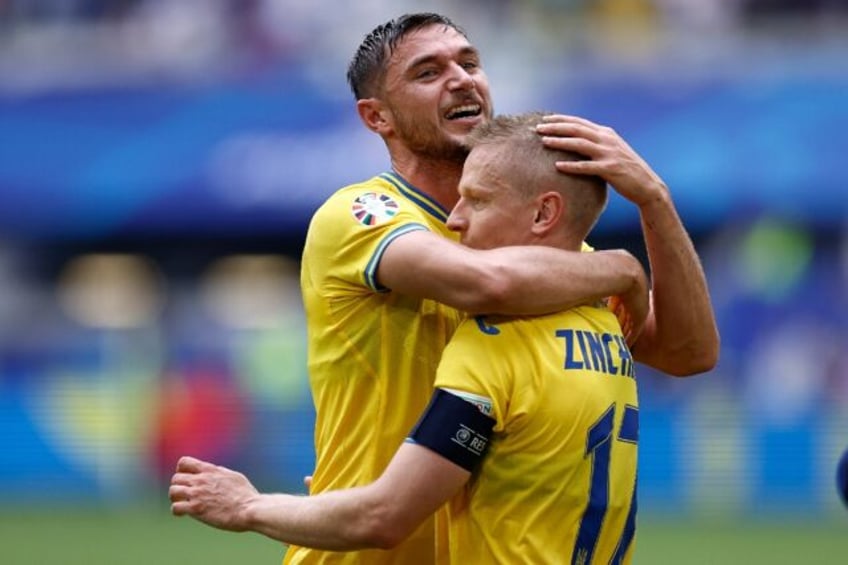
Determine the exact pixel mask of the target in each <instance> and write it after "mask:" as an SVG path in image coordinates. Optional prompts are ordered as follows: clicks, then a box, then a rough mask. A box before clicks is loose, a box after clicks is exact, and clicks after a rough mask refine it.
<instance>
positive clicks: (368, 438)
mask: <svg viewBox="0 0 848 565" xmlns="http://www.w3.org/2000/svg"><path fill="white" fill-rule="evenodd" d="M446 219H447V212H446V211H445V210H444V209H442V208H441V207H440V206H439V205H438V204H437V203H436V202H435V201H433V200H432V199H430V198H429V197H428V196H426V195H424V194H423V193H421V192H418V191H417V190H416V189H415V188H413V187H411V186H409V185H407V184H405V183H404V182H403V181H402V180H401V179H400V178H399V177H397V176H396V175H394V174H392V173H386V174H383V175H380V176H379V177H374V178H372V179H370V180H368V181H366V182H364V183H360V184H355V185H351V186H348V187H345V188H343V189H341V190H340V191H338V192H337V193H336V194H334V195H333V196H331V197H330V199H329V200H328V201H327V202H326V203H325V204H324V205H323V206H321V208H320V209H319V210H318V211H317V212H316V214H315V215H314V217H313V219H312V222H311V224H310V227H309V232H308V234H307V238H306V244H305V248H304V253H303V263H302V270H301V286H302V291H303V299H304V305H305V308H306V316H307V326H308V339H309V346H308V347H309V374H310V382H311V387H312V393H313V400H314V402H315V409H316V422H315V448H316V458H317V462H316V468H315V473H314V476H313V482H312V492H313V493H319V492H324V491H328V490H336V489H342V488H349V487H353V486H357V485H366V484H369V483H371V482H372V481H374V480H375V479H377V478H378V477H379V476H380V474H381V473H382V471H383V470H384V469H385V468H386V466H387V465H388V463H389V461H390V460H391V458H392V456H393V455H394V454H395V451H397V449H398V447H399V446H400V444H401V443H402V442H403V440H404V438H405V437H406V435H407V434H408V432H409V430H410V429H411V428H412V427H413V426H414V425H415V423H416V421H417V420H418V417H419V416H420V415H421V413H422V412H423V411H424V408H425V407H426V405H427V402H428V401H429V399H430V396H431V394H432V390H433V382H434V379H435V374H436V366H437V365H438V361H439V358H440V356H441V353H442V350H443V349H444V347H445V345H446V344H447V342H448V340H449V339H450V337H451V335H452V334H453V332H454V331H455V330H456V327H457V326H458V324H459V322H460V314H459V312H457V311H456V310H454V309H452V308H449V307H447V306H444V305H442V304H438V303H436V302H434V301H432V300H418V299H414V298H410V297H406V296H400V295H398V294H397V293H393V292H390V291H385V289H382V288H381V286H380V284H379V281H377V280H376V279H375V272H376V269H377V265H378V263H379V260H380V257H381V254H382V252H383V249H384V248H385V246H386V245H387V243H388V242H389V241H391V239H392V238H393V237H395V236H397V235H398V234H403V233H407V232H408V231H409V230H416V229H427V230H430V231H432V232H435V233H438V234H441V235H444V236H447V237H451V238H452V239H456V237H455V235H454V234H453V233H452V232H450V231H448V230H447V228H446V227H445V221H446ZM369 224H370V225H369ZM433 527H434V526H433V521H432V520H429V521H428V522H427V523H426V524H424V525H423V526H422V527H421V528H420V529H419V530H418V531H417V532H416V534H415V535H413V536H412V538H410V539H409V540H408V541H407V542H405V543H404V544H402V545H401V546H400V547H399V548H397V549H396V550H392V551H382V550H372V551H360V552H350V553H333V552H322V551H315V550H309V549H305V548H298V547H292V548H290V549H289V551H288V552H287V554H286V558H285V561H284V562H285V563H287V564H316V563H322V564H325V563H345V564H354V563H356V564H369V565H371V564H374V565H383V564H386V565H388V564H403V565H415V564H417V563H422V564H425V563H432V562H433V560H434V557H433V552H434V546H435V541H434V534H433Z"/></svg>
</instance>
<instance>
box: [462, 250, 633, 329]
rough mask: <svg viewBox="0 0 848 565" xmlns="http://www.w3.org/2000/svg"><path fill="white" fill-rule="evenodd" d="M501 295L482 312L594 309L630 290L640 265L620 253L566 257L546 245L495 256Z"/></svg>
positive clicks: (491, 298)
mask: <svg viewBox="0 0 848 565" xmlns="http://www.w3.org/2000/svg"><path fill="white" fill-rule="evenodd" d="M491 253H493V254H495V255H494V257H495V258H494V260H493V264H494V265H495V266H493V267H492V270H493V271H495V272H496V273H497V277H498V280H500V281H501V285H502V286H501V293H500V294H496V293H491V294H489V295H487V296H488V299H489V301H488V303H485V304H480V305H478V310H479V311H480V312H484V313H499V314H524V315H532V314H546V313H550V312H554V311H559V310H566V309H569V308H573V307H575V306H580V305H583V304H591V303H593V302H597V301H598V300H601V299H603V298H606V297H608V296H612V295H616V294H624V293H626V292H627V291H628V290H630V289H631V288H632V287H633V285H634V284H635V281H636V280H637V279H638V277H639V276H640V273H641V272H642V266H641V265H640V264H639V262H638V261H637V260H636V259H635V258H634V257H633V256H632V255H630V254H629V253H627V252H624V251H619V250H609V251H595V252H592V253H581V252H576V251H572V252H568V251H562V250H559V249H555V248H552V247H544V246H531V247H503V248H500V249H494V250H492V251H491Z"/></svg>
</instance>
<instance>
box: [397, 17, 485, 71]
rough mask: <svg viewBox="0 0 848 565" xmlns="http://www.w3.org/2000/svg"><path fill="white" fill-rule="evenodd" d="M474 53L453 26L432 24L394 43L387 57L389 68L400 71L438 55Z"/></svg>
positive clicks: (453, 55)
mask: <svg viewBox="0 0 848 565" xmlns="http://www.w3.org/2000/svg"><path fill="white" fill-rule="evenodd" d="M467 52H471V53H475V54H476V52H477V51H476V49H475V48H474V46H472V45H471V43H470V42H469V41H468V39H467V38H466V37H465V36H464V35H462V34H461V33H459V32H458V31H457V30H455V29H454V28H452V27H450V26H447V25H443V24H433V25H429V26H427V27H423V28H421V29H417V30H415V31H412V32H410V33H409V34H407V35H406V36H404V38H403V39H401V40H400V41H399V42H398V43H397V45H395V48H394V50H393V51H392V54H391V57H390V58H389V65H388V66H389V69H392V68H394V69H396V70H398V71H400V72H403V70H405V69H407V68H409V67H413V66H415V65H417V64H419V63H422V62H426V61H427V60H430V59H436V58H438V57H455V56H456V55H458V54H462V53H467Z"/></svg>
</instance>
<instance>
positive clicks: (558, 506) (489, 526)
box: [436, 307, 638, 565]
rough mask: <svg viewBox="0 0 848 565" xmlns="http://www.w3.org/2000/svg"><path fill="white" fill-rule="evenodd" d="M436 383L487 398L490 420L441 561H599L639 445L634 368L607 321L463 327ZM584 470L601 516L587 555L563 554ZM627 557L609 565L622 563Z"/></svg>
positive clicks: (583, 500)
mask: <svg viewBox="0 0 848 565" xmlns="http://www.w3.org/2000/svg"><path fill="white" fill-rule="evenodd" d="M593 344H594V345H593ZM436 386H437V387H441V388H448V389H453V390H456V391H461V392H464V393H470V394H473V395H477V396H481V397H485V398H488V399H490V400H491V404H492V405H491V410H492V411H491V415H492V416H493V417H494V418H495V420H496V425H495V428H494V431H493V436H492V440H491V442H490V448H489V452H488V453H487V455H486V456H485V458H484V460H483V463H482V465H481V467H480V468H479V469H478V470H477V471H475V473H474V474H473V475H472V478H471V480H470V481H469V482H468V483H467V484H466V486H465V488H464V490H463V491H461V492H460V493H459V494H458V495H457V496H455V497H454V498H453V499H452V500H451V502H450V504H449V511H448V513H449V517H448V521H449V536H450V540H449V545H450V555H451V562H452V563H460V564H472V563H509V564H510V565H513V564H519V563H528V564H539V563H581V564H582V563H585V564H588V563H603V564H607V563H610V562H611V558H612V556H613V555H614V554H615V552H616V547H617V545H618V544H619V540H621V539H622V537H623V531H624V530H625V523H626V521H627V517H628V512H629V511H630V508H631V502H634V503H635V497H634V491H635V480H636V463H637V444H636V440H637V439H638V435H636V434H635V432H636V431H637V430H638V399H637V391H636V380H635V377H634V373H633V362H632V358H631V357H630V353H629V351H628V350H627V346H626V344H625V342H624V338H623V337H622V336H621V329H620V327H619V325H618V322H617V321H616V319H615V317H614V316H613V315H612V314H611V313H610V312H608V311H606V310H604V309H599V308H594V307H581V308H577V309H574V310H571V311H569V312H564V313H560V314H554V315H550V316H544V317H538V318H523V319H521V318H518V319H503V320H501V321H497V320H496V319H494V318H475V319H469V320H466V321H465V322H463V324H462V325H461V326H460V327H459V329H458V330H457V333H456V334H455V335H454V338H453V340H452V341H451V343H450V344H449V345H448V346H447V348H446V349H445V352H444V355H443V358H442V362H441V365H440V366H439V369H438V374H437V377H436ZM610 411H611V412H612V415H611V416H610V415H609V414H610ZM625 413H627V414H628V424H627V426H625V431H624V433H622V431H621V430H622V421H623V418H624V415H625ZM605 414H607V415H608V419H602V416H603V415H605ZM634 417H635V420H634ZM605 423H606V426H605V425H604V424H605ZM593 426H594V427H595V432H594V436H593V439H594V440H597V437H596V436H597V435H598V432H601V431H603V430H604V428H606V432H607V436H606V440H605V441H600V442H599V443H598V445H595V446H594V447H593V448H592V449H589V450H588V453H587V445H589V438H590V434H589V430H590V429H591V428H593ZM601 439H603V438H601ZM603 461H608V462H609V469H608V472H606V469H604V468H603V466H602V463H603ZM593 465H594V467H593ZM593 468H594V471H593ZM593 472H594V484H595V485H596V495H597V494H599V493H600V491H601V490H603V488H604V486H605V485H608V489H609V491H608V500H607V502H606V504H601V505H600V506H601V507H604V506H605V507H606V512H605V514H603V516H602V521H601V519H598V520H596V521H595V523H596V524H602V526H599V527H598V528H595V531H596V533H597V534H598V535H597V537H596V538H595V537H594V536H589V538H590V539H592V540H594V539H596V541H597V543H596V544H594V546H593V547H594V549H593V550H592V549H591V548H589V549H588V550H587V549H586V548H584V549H583V550H581V551H579V552H578V554H577V555H576V556H573V555H572V554H573V553H575V551H574V550H575V544H576V541H577V537H578V529H579V527H580V524H581V521H582V520H583V516H584V510H585V509H586V507H587V504H588V500H589V492H590V489H591V488H592V486H591V485H592V484H593V483H592V480H593ZM634 512H635V506H634ZM634 518H635V515H634ZM625 539H626V538H625ZM631 539H632V538H631ZM626 549H627V550H628V551H627V552H626V555H624V556H623V559H622V560H621V561H618V562H621V563H629V562H630V558H631V555H632V544H630V545H629V546H625V547H622V549H621V552H622V553H624V551H625V550H626ZM592 551H593V553H592ZM572 557H574V560H572Z"/></svg>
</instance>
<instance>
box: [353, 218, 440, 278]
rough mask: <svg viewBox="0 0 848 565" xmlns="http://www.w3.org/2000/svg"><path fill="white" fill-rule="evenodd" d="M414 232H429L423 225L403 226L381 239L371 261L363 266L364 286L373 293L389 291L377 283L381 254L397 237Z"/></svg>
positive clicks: (411, 224)
mask: <svg viewBox="0 0 848 565" xmlns="http://www.w3.org/2000/svg"><path fill="white" fill-rule="evenodd" d="M414 231H429V230H428V229H427V226H425V225H423V224H415V223H410V224H404V225H402V226H399V227H397V228H395V229H394V230H392V231H390V232H389V234H388V235H387V236H386V237H384V238H383V241H381V242H380V245H378V246H377V249H376V250H375V251H374V254H373V255H371V259H370V260H369V261H368V264H367V265H366V266H365V273H364V276H365V285H366V286H367V287H368V288H370V289H371V290H373V291H375V292H387V291H388V290H389V289H388V288H386V287H384V286H381V285H380V283H378V282H377V267H378V266H379V265H380V260H381V259H382V258H383V253H385V252H386V248H388V246H389V244H390V243H391V242H393V241H394V240H395V239H397V238H398V237H400V236H402V235H404V234H407V233H411V232H414Z"/></svg>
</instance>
